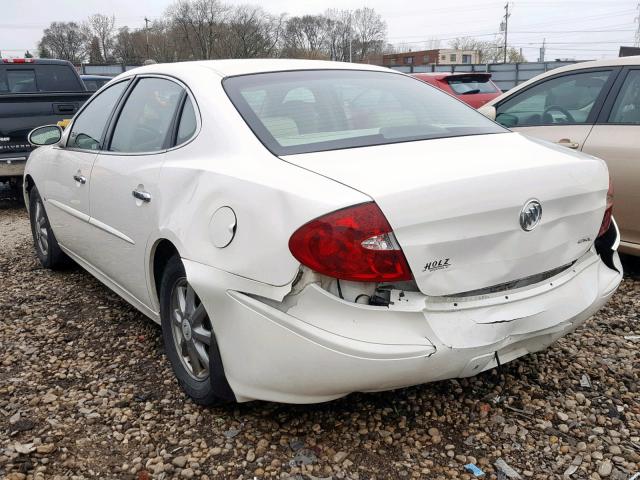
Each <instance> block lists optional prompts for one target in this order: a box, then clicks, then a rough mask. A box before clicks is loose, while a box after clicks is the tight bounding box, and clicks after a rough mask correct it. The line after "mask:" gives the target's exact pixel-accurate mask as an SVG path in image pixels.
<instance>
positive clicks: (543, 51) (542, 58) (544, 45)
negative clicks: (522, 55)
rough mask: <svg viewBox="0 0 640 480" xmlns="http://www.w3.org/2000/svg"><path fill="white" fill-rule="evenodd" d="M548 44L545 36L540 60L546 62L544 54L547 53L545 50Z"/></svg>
mask: <svg viewBox="0 0 640 480" xmlns="http://www.w3.org/2000/svg"><path fill="white" fill-rule="evenodd" d="M546 44H547V39H546V38H543V39H542V46H541V47H540V58H538V61H539V62H544V54H545V50H546Z"/></svg>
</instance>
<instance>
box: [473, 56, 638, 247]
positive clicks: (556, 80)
mask: <svg viewBox="0 0 640 480" xmlns="http://www.w3.org/2000/svg"><path fill="white" fill-rule="evenodd" d="M481 112H483V113H485V114H486V115H487V116H488V117H489V118H491V119H495V120H496V121H497V122H498V123H500V124H502V125H504V126H506V127H508V128H509V129H511V130H513V131H516V132H520V133H522V134H524V135H527V136H530V137H534V138H540V139H543V140H547V141H550V142H554V143H556V144H558V145H562V146H564V147H568V148H570V149H573V150H577V151H582V152H584V153H587V154H590V155H594V156H596V157H599V158H602V159H603V160H605V161H606V162H607V166H608V167H609V173H610V175H611V180H612V183H613V190H614V194H615V199H616V219H617V221H618V224H619V225H620V231H621V235H622V242H621V244H620V249H621V251H623V252H626V253H630V254H633V255H640V215H639V214H638V212H639V211H640V163H639V162H638V156H639V152H640V57H624V58H617V59H613V60H599V61H595V62H584V63H577V64H574V65H570V66H566V67H562V68H558V69H555V70H551V71H549V72H547V73H545V74H543V75H539V76H538V77H535V78H533V79H531V80H529V81H528V82H525V83H523V84H521V85H518V86H517V87H515V88H513V89H512V90H509V91H508V92H506V93H504V94H503V95H501V96H499V97H497V98H495V99H493V100H491V101H490V102H489V103H488V104H487V105H486V106H484V107H482V108H481Z"/></svg>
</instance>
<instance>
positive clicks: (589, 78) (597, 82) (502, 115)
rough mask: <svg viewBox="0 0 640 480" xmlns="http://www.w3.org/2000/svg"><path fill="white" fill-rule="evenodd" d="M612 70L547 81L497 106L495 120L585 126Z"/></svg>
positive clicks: (521, 124) (512, 123) (511, 124)
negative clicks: (578, 124) (581, 124)
mask: <svg viewBox="0 0 640 480" xmlns="http://www.w3.org/2000/svg"><path fill="white" fill-rule="evenodd" d="M610 75H611V71H604V72H602V71H601V72H583V73H574V74H571V75H563V76H561V77H556V78H551V79H549V80H545V81H543V82H541V83H539V84H537V85H535V86H533V87H531V88H528V89H527V90H525V91H524V92H522V93H520V94H516V95H515V96H513V97H512V98H509V99H508V100H506V101H505V102H504V103H502V104H501V105H499V106H498V108H497V112H496V113H497V115H496V120H497V121H498V122H499V123H502V124H503V125H506V126H509V127H527V126H535V125H556V124H567V123H568V124H576V123H586V122H587V120H588V118H589V113H590V112H591V109H592V108H593V106H594V105H595V103H596V101H597V99H598V97H599V96H600V94H601V93H602V89H603V88H604V86H605V84H606V83H607V80H608V79H609V76H610Z"/></svg>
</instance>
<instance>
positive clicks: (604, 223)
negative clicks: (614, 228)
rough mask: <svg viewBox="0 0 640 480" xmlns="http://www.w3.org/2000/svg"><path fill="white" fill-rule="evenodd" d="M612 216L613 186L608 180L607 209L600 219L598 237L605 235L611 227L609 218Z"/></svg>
mask: <svg viewBox="0 0 640 480" xmlns="http://www.w3.org/2000/svg"><path fill="white" fill-rule="evenodd" d="M612 215H613V184H612V183H611V179H609V190H608V191H607V208H606V209H605V211H604V217H603V218H602V225H600V231H599V232H598V236H599V237H600V236H602V235H604V234H605V233H607V230H609V227H610V226H611V216H612Z"/></svg>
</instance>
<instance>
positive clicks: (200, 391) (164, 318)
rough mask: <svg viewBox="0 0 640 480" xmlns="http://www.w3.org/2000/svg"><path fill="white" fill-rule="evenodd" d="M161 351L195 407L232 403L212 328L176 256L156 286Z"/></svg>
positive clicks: (232, 396)
mask: <svg viewBox="0 0 640 480" xmlns="http://www.w3.org/2000/svg"><path fill="white" fill-rule="evenodd" d="M160 317H161V323H162V337H163V341H164V347H165V352H166V354H167V357H168V358H169V361H170V362H171V366H172V368H173V372H174V374H175V376H176V378H177V379H178V383H179V384H180V386H181V387H182V389H183V390H184V391H185V392H186V393H187V395H189V397H191V399H192V400H193V401H194V402H195V403H197V404H199V405H215V404H220V403H224V402H228V401H233V400H235V397H234V395H233V392H232V390H231V388H230V387H229V384H228V383H227V379H226V377H225V376H224V370H223V368H222V360H221V358H220V352H219V350H218V344H217V342H216V338H215V335H214V333H213V325H212V322H211V319H210V317H209V314H208V313H207V311H206V310H205V308H204V304H203V303H202V302H201V301H200V299H199V298H198V296H197V295H196V293H195V291H194V290H193V288H192V287H191V285H189V282H188V281H187V277H186V273H185V270H184V266H183V265H182V261H181V260H180V257H178V256H174V257H172V258H171V259H170V260H169V261H168V263H167V266H166V267H165V269H164V273H163V276H162V280H161V284H160Z"/></svg>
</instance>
